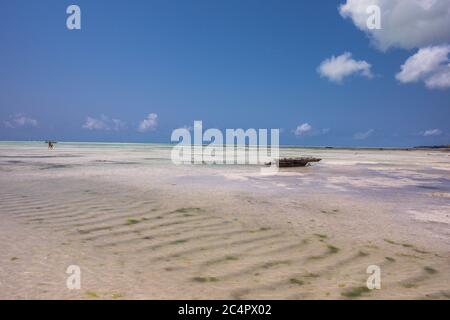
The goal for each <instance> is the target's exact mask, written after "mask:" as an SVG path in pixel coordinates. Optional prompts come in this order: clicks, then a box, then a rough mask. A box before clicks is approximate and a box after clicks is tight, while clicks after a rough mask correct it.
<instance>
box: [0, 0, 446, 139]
mask: <svg viewBox="0 0 450 320" xmlns="http://www.w3.org/2000/svg"><path fill="white" fill-rule="evenodd" d="M71 4H75V5H78V6H79V8H80V10H81V19H80V21H81V29H79V30H78V29H73V30H71V29H68V27H67V24H66V20H67V19H68V17H69V16H70V15H71V14H68V13H66V10H67V7H68V6H69V5H71ZM373 4H375V5H377V6H378V8H380V20H379V21H380V27H381V29H369V27H368V25H367V20H368V19H369V18H373V19H375V18H374V17H375V16H373V15H372V13H373V12H374V11H373V12H372V11H371V12H370V14H368V13H367V12H366V9H367V7H368V6H370V5H373ZM375 13H376V12H375ZM371 21H372V22H374V21H375V22H376V21H378V20H371ZM0 43H1V50H0V140H46V139H53V140H58V141H105V142H145V143H166V142H170V136H171V133H172V130H174V129H176V128H180V127H186V128H191V127H192V126H193V123H194V120H201V121H203V128H204V129H207V128H218V129H220V130H225V129H227V128H230V129H234V128H243V129H248V128H255V129H263V128H268V129H271V128H279V129H280V131H281V133H280V143H281V144H285V145H301V146H368V147H376V146H386V147H407V146H417V145H440V144H449V143H450V60H449V55H450V0H420V1H419V0H341V1H298V0H292V1H291V0H213V1H212V0H188V1H186V0H183V1H182V0H178V1H174V0H142V1H141V0H133V1H123V0H115V1H105V0H96V1H85V0H71V1H64V0H41V1H24V0H2V1H1V2H0Z"/></svg>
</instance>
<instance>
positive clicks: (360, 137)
mask: <svg viewBox="0 0 450 320" xmlns="http://www.w3.org/2000/svg"><path fill="white" fill-rule="evenodd" d="M374 132H375V130H373V129H370V130H367V131H366V132H357V133H355V134H354V135H353V138H354V139H356V140H365V139H367V138H368V137H370V136H371V135H372V134H373V133H374Z"/></svg>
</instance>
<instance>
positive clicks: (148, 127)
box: [138, 113, 158, 132]
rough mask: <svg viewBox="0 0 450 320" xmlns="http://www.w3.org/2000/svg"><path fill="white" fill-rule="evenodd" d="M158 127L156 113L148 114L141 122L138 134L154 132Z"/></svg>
mask: <svg viewBox="0 0 450 320" xmlns="http://www.w3.org/2000/svg"><path fill="white" fill-rule="evenodd" d="M157 126H158V115H157V114H156V113H150V114H149V115H148V116H147V118H145V119H144V120H142V121H141V123H140V124H139V127H138V131H139V132H147V131H154V130H156V127H157Z"/></svg>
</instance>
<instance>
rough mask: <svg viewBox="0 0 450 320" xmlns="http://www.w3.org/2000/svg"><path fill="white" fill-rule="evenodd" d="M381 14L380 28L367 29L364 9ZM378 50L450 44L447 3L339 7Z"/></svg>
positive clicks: (377, 0)
mask: <svg viewBox="0 0 450 320" xmlns="http://www.w3.org/2000/svg"><path fill="white" fill-rule="evenodd" d="M371 5H377V6H378V7H379V8H380V11H381V29H378V30H377V29H372V30H371V29H368V27H367V19H368V18H369V17H370V13H367V12H366V10H367V7H368V6H371ZM339 12H340V14H341V16H342V17H344V18H350V19H351V20H352V21H353V23H354V24H355V26H356V27H357V28H358V29H360V30H362V31H364V32H365V33H366V34H367V35H368V37H369V38H370V39H371V41H372V42H373V43H374V45H375V46H376V47H377V48H379V49H380V50H383V51H385V50H387V49H389V48H392V47H397V48H404V49H412V48H420V47H424V46H430V45H438V44H442V43H446V42H449V41H450V0H347V1H346V2H345V3H344V4H341V5H340V6H339Z"/></svg>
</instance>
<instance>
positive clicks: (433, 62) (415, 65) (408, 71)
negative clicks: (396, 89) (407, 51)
mask: <svg viewBox="0 0 450 320" xmlns="http://www.w3.org/2000/svg"><path fill="white" fill-rule="evenodd" d="M449 53H450V45H442V46H434V47H426V48H422V49H420V50H419V51H418V52H417V53H416V54H414V55H412V56H411V57H409V58H408V59H407V60H406V62H405V63H404V64H403V65H402V66H401V67H400V69H401V71H400V72H399V73H397V75H396V76H395V77H396V78H397V80H399V81H400V82H403V83H408V82H418V81H423V82H424V83H425V85H426V86H427V87H428V88H430V89H445V88H450V63H449V61H450V60H449V58H448V55H449Z"/></svg>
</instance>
